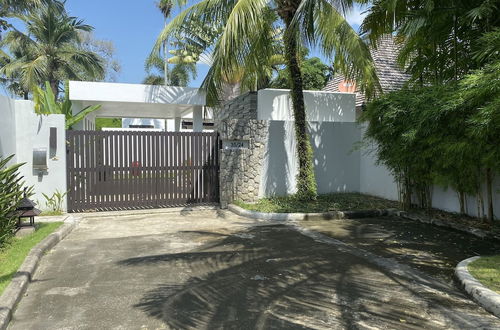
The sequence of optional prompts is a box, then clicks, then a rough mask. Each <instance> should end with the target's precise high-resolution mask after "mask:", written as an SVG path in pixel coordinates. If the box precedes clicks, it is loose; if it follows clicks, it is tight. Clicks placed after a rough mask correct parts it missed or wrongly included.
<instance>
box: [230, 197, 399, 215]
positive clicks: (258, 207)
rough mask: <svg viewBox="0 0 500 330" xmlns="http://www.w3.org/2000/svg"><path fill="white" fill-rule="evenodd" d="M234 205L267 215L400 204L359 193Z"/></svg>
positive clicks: (382, 207) (385, 206) (276, 198)
mask: <svg viewBox="0 0 500 330" xmlns="http://www.w3.org/2000/svg"><path fill="white" fill-rule="evenodd" d="M234 204H236V205H238V206H240V207H242V208H244V209H247V210H250V211H257V212H266V213H324V212H332V211H360V210H373V209H391V208H398V207H399V203H398V202H394V201H390V200H387V199H383V198H380V197H375V196H369V195H364V194H359V193H333V194H325V195H319V196H318V198H317V199H316V200H312V201H301V200H299V199H297V198H296V197H294V196H286V197H273V198H264V199H261V200H259V201H258V202H257V203H254V204H250V203H243V202H240V201H235V202H234Z"/></svg>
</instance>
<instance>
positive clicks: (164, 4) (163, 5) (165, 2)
mask: <svg viewBox="0 0 500 330" xmlns="http://www.w3.org/2000/svg"><path fill="white" fill-rule="evenodd" d="M186 2H187V0H160V1H158V3H157V4H156V6H157V7H158V9H159V10H160V12H161V13H162V15H163V18H164V19H165V25H167V21H168V19H169V18H170V15H171V14H172V9H173V8H174V6H175V5H177V6H178V7H181V6H184V5H185V4H186ZM168 54H169V51H168V40H165V41H164V42H163V55H164V57H165V59H164V61H163V70H162V71H163V77H164V78H163V83H164V84H165V85H169V72H168V71H169V68H168V63H169V62H168ZM146 66H147V63H146ZM146 79H148V78H146ZM156 81H157V82H158V81H160V80H158V79H156Z"/></svg>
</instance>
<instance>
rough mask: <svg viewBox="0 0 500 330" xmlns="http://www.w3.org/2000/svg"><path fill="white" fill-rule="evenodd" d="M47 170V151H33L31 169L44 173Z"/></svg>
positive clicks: (44, 149) (40, 149)
mask: <svg viewBox="0 0 500 330" xmlns="http://www.w3.org/2000/svg"><path fill="white" fill-rule="evenodd" d="M47 168H48V167H47V149H46V148H39V149H33V169H35V170H39V171H46V170H47Z"/></svg>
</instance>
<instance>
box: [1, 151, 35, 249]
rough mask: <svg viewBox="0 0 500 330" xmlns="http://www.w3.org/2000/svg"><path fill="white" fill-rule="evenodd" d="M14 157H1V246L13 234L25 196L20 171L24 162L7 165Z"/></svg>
mask: <svg viewBox="0 0 500 330" xmlns="http://www.w3.org/2000/svg"><path fill="white" fill-rule="evenodd" d="M12 157H14V156H10V157H7V158H5V159H0V246H2V245H3V244H4V242H5V241H6V239H8V238H9V237H10V236H12V234H13V231H14V228H15V226H16V220H17V217H16V208H17V206H18V205H19V202H20V200H21V199H22V197H23V182H22V177H21V176H20V174H19V172H18V169H19V167H21V166H22V165H23V164H17V165H12V166H7V163H8V162H9V161H10V160H11V159H12ZM29 191H31V189H30V190H29Z"/></svg>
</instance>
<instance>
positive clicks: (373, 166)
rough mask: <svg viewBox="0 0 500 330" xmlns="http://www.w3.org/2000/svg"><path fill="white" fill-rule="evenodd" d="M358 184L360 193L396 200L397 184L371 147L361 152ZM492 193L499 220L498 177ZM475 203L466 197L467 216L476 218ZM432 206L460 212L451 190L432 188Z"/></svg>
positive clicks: (495, 211) (472, 198) (484, 195)
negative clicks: (380, 163) (379, 163)
mask: <svg viewBox="0 0 500 330" xmlns="http://www.w3.org/2000/svg"><path fill="white" fill-rule="evenodd" d="M361 134H364V128H362V129H361ZM361 136H362V135H361ZM360 183H361V184H360V192H361V193H364V194H368V195H373V196H379V197H383V198H386V199H390V200H398V187H397V183H396V181H395V180H394V177H393V175H392V174H391V173H390V171H389V170H388V169H387V167H385V166H383V165H378V164H377V162H376V153H375V152H374V151H373V147H365V148H364V149H363V150H361V166H360ZM493 192H494V193H495V197H494V213H495V215H496V217H497V218H499V219H500V178H498V177H497V178H496V180H495V181H494V184H493ZM483 197H484V199H485V202H486V189H485V188H484V187H483ZM476 202H477V201H476V198H475V196H468V197H467V205H468V214H469V215H471V216H477V203H476ZM432 205H433V207H434V208H437V209H441V210H444V211H448V212H459V211H460V203H459V201H458V195H457V193H456V192H455V191H454V190H453V189H451V188H450V189H444V188H442V187H439V186H434V187H433V190H432ZM485 211H486V210H485Z"/></svg>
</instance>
